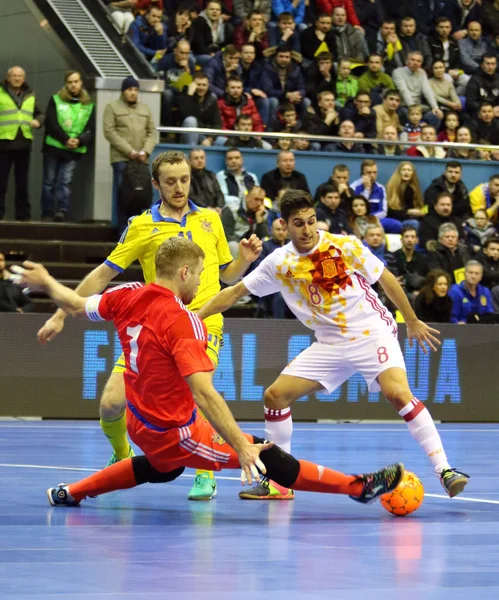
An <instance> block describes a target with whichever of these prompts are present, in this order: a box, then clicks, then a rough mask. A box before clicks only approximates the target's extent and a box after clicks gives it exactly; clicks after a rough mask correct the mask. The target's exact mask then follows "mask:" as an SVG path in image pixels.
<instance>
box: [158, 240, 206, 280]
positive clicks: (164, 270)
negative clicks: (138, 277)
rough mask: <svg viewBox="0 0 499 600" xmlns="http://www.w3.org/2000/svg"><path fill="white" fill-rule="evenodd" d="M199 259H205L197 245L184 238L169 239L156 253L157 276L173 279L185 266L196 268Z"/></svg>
mask: <svg viewBox="0 0 499 600" xmlns="http://www.w3.org/2000/svg"><path fill="white" fill-rule="evenodd" d="M199 259H204V251H203V249H202V248H200V247H199V246H198V245H197V244H195V243H194V242H191V241H190V240H189V239H187V238H183V237H172V238H168V239H167V240H165V241H164V242H163V243H162V244H161V246H160V247H159V248H158V251H157V252H156V257H155V259H154V264H155V267H156V275H157V276H158V277H163V278H165V279H173V278H174V276H175V274H176V272H177V271H178V269H180V268H181V267H183V266H184V265H189V266H194V265H195V264H196V263H197V262H198V261H199Z"/></svg>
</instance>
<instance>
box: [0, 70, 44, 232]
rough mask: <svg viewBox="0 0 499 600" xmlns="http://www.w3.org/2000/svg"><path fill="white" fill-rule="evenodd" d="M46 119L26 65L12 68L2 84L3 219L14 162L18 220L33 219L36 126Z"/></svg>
mask: <svg viewBox="0 0 499 600" xmlns="http://www.w3.org/2000/svg"><path fill="white" fill-rule="evenodd" d="M43 121H44V116H43V114H42V111H41V110H40V109H39V107H38V103H37V101H36V96H35V93H34V92H33V90H32V89H31V88H30V87H29V86H28V84H27V83H26V72H25V70H24V69H23V68H22V67H17V66H15V67H11V68H10V69H9V70H8V71H7V76H6V78H5V81H4V82H3V83H1V84H0V220H2V219H3V218H4V215H5V196H6V195H7V185H8V183H9V174H10V170H11V168H12V165H14V178H15V184H16V192H15V193H16V195H15V218H16V221H29V220H30V218H31V205H30V202H29V192H28V177H29V161H30V157H31V142H32V140H33V129H39V128H40V127H41V126H42V124H43Z"/></svg>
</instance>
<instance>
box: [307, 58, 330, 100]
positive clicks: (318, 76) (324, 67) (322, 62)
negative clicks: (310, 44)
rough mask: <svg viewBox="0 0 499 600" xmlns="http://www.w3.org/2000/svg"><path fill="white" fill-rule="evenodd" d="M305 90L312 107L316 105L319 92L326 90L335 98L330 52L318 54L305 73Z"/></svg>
mask: <svg viewBox="0 0 499 600" xmlns="http://www.w3.org/2000/svg"><path fill="white" fill-rule="evenodd" d="M305 90H306V94H307V98H309V99H310V101H311V102H312V105H313V106H316V104H317V94H318V93H319V92H324V91H326V90H327V91H328V92H333V93H334V94H335V96H336V80H335V75H334V65H333V55H332V54H331V53H330V52H319V54H318V55H317V57H316V59H315V62H313V63H312V64H311V65H310V66H309V67H308V69H307V70H306V71H305Z"/></svg>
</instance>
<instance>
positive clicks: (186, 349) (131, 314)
mask: <svg viewBox="0 0 499 600" xmlns="http://www.w3.org/2000/svg"><path fill="white" fill-rule="evenodd" d="M85 312H86V315H87V317H88V318H89V319H90V320H91V321H113V322H114V324H115V326H116V329H117V330H118V336H119V338H120V342H121V347H122V349H123V352H124V354H125V364H126V371H125V388H126V397H127V401H128V406H129V408H130V410H132V412H134V414H135V416H138V418H139V419H140V420H144V421H147V423H149V424H152V425H153V427H157V428H172V427H180V426H182V425H185V423H187V422H188V421H189V420H190V419H191V417H192V413H193V410H194V408H195V403H194V399H193V396H192V393H191V390H190V388H189V386H188V385H187V383H186V381H185V379H184V378H185V377H188V376H189V375H192V374H193V373H198V372H200V371H213V368H214V367H213V363H212V362H211V360H210V359H209V358H208V356H207V354H206V326H205V324H204V323H203V321H201V319H199V318H198V317H197V316H196V315H195V314H194V313H192V312H191V311H190V310H188V309H187V308H186V307H185V306H184V304H183V303H182V301H181V300H180V299H179V298H177V296H175V294H174V293H173V292H172V291H171V290H168V289H166V288H164V287H161V286H159V285H156V284H155V283H150V284H149V285H143V284H142V283H126V284H124V285H120V286H118V287H115V288H111V289H109V290H107V291H106V292H105V293H104V294H102V295H95V296H91V297H90V298H88V300H87V304H86V307H85ZM130 404H131V406H130ZM134 409H135V411H134Z"/></svg>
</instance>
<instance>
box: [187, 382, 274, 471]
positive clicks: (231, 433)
mask: <svg viewBox="0 0 499 600" xmlns="http://www.w3.org/2000/svg"><path fill="white" fill-rule="evenodd" d="M186 381H187V383H188V385H189V387H190V388H191V391H192V395H193V396H194V401H195V402H196V404H197V405H198V406H199V408H200V409H201V410H202V411H203V414H204V416H205V417H206V418H207V419H208V421H209V422H210V423H211V424H212V425H213V427H214V428H215V429H216V430H217V432H218V433H219V434H220V435H221V436H222V437H223V438H224V439H225V440H226V441H227V443H228V444H229V445H230V446H232V448H234V450H235V451H236V452H237V455H238V457H239V463H240V465H241V469H242V471H243V473H244V477H243V479H242V481H243V483H246V481H247V482H248V483H251V482H252V480H253V479H255V480H256V481H260V475H259V473H258V469H259V470H260V472H262V473H266V469H265V465H264V464H263V463H262V461H261V460H260V458H259V456H260V452H263V451H264V450H268V449H269V448H270V447H271V446H272V443H267V444H251V443H250V442H249V441H248V439H247V438H246V437H245V436H244V434H243V432H242V431H241V430H240V429H239V426H238V425H237V423H236V421H235V420H234V417H233V416H232V413H231V412H230V409H229V407H228V406H227V404H226V402H225V400H224V399H223V398H222V396H220V394H219V393H218V392H217V391H216V390H215V388H214V387H213V384H212V381H211V375H210V373H209V372H199V373H193V374H192V375H189V377H186Z"/></svg>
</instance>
